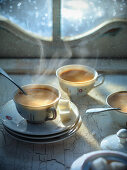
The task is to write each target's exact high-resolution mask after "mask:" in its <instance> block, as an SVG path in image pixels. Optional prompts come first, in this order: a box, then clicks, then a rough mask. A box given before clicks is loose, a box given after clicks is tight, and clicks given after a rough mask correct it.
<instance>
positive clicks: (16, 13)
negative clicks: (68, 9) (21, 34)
mask: <svg viewBox="0 0 127 170" xmlns="http://www.w3.org/2000/svg"><path fill="white" fill-rule="evenodd" d="M0 15H2V16H4V17H6V18H8V19H9V20H11V21H12V22H14V23H16V24H17V25H19V26H20V27H22V28H23V29H25V30H27V31H30V32H33V33H35V34H38V35H42V36H44V37H51V36H52V0H47V1H46V0H0Z"/></svg>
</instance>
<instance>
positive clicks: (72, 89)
mask: <svg viewBox="0 0 127 170" xmlns="http://www.w3.org/2000/svg"><path fill="white" fill-rule="evenodd" d="M56 76H57V78H58V80H59V84H60V87H61V88H62V90H63V91H64V92H66V93H67V94H68V96H70V97H73V96H80V95H82V96H84V95H86V94H87V93H88V92H89V91H90V90H91V89H92V88H94V87H97V86H99V85H100V84H102V83H103V81H104V77H103V76H102V75H98V73H97V71H96V70H95V69H93V68H91V67H88V66H84V65H65V66H63V67H60V68H58V69H57V70H56ZM99 80H100V81H99Z"/></svg>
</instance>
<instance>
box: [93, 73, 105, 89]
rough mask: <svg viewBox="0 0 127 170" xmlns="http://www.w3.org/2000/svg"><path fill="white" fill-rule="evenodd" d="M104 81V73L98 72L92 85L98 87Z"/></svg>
mask: <svg viewBox="0 0 127 170" xmlns="http://www.w3.org/2000/svg"><path fill="white" fill-rule="evenodd" d="M103 82H104V75H103V74H99V75H98V77H97V79H96V83H95V84H94V87H98V86H100V85H101V84H103Z"/></svg>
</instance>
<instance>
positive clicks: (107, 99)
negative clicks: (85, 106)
mask: <svg viewBox="0 0 127 170" xmlns="http://www.w3.org/2000/svg"><path fill="white" fill-rule="evenodd" d="M117 93H127V91H126V90H124V91H117V92H114V93H111V94H109V95H108V96H107V98H106V103H107V105H108V106H110V107H111V108H113V107H112V106H111V105H110V104H109V101H108V100H109V98H110V97H111V96H113V95H115V94H117ZM116 111H117V112H120V113H123V114H126V115H127V112H122V111H121V110H116Z"/></svg>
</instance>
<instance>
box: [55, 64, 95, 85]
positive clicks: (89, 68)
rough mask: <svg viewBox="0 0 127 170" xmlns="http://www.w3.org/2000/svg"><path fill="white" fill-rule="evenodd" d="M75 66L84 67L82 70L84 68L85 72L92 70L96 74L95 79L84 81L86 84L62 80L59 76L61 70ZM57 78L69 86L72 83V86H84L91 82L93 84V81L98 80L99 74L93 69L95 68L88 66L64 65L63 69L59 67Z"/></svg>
mask: <svg viewBox="0 0 127 170" xmlns="http://www.w3.org/2000/svg"><path fill="white" fill-rule="evenodd" d="M74 66H78V67H82V68H84V70H85V69H86V68H87V69H88V70H91V71H92V72H93V73H94V77H93V79H91V80H87V81H84V82H72V81H68V80H64V79H62V78H61V77H60V76H59V72H60V70H61V69H63V68H66V67H74ZM56 76H57V78H58V79H60V80H61V81H64V82H65V83H69V84H70V83H72V84H77V85H82V84H86V83H89V82H92V81H94V80H96V78H97V77H98V73H97V71H96V70H95V69H93V68H91V67H89V66H87V65H81V64H71V65H64V66H62V67H59V68H58V69H57V70H56Z"/></svg>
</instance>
